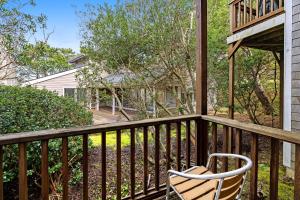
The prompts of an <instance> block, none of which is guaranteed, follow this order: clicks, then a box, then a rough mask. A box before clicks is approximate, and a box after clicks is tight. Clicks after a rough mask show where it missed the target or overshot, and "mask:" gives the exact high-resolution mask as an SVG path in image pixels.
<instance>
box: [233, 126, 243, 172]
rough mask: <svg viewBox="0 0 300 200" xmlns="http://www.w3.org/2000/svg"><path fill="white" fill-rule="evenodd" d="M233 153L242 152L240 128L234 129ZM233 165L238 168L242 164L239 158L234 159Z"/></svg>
mask: <svg viewBox="0 0 300 200" xmlns="http://www.w3.org/2000/svg"><path fill="white" fill-rule="evenodd" d="M235 153H236V154H239V155H241V154H242V130H240V129H236V131H235ZM235 166H236V168H240V167H241V166H242V162H241V160H240V159H236V163H235Z"/></svg>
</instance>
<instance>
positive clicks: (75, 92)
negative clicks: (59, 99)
mask: <svg viewBox="0 0 300 200" xmlns="http://www.w3.org/2000/svg"><path fill="white" fill-rule="evenodd" d="M77 93H78V90H77V88H75V89H74V101H75V102H77V99H78V98H77V95H78V94H77Z"/></svg>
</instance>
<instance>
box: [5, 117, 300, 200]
mask: <svg viewBox="0 0 300 200" xmlns="http://www.w3.org/2000/svg"><path fill="white" fill-rule="evenodd" d="M183 125H184V126H185V128H184V131H183V129H182V126H183ZM192 125H193V126H192ZM218 125H219V127H220V126H222V127H223V133H222V135H223V152H230V151H232V149H233V148H228V147H229V146H230V145H229V143H230V142H231V141H232V138H229V137H230V135H231V134H230V133H235V134H234V135H233V136H234V141H235V145H232V146H234V147H235V149H234V151H235V152H236V153H238V154H242V153H243V152H242V148H241V147H242V137H243V134H244V133H248V134H249V133H250V134H251V141H250V143H251V153H250V155H251V159H252V160H253V163H254V165H253V168H252V170H251V175H250V199H256V198H257V196H256V194H257V185H258V183H257V182H258V176H257V174H258V138H259V137H267V138H269V139H270V140H271V155H272V156H271V161H270V165H271V166H270V197H271V198H270V199H277V198H278V180H279V179H278V170H279V149H280V142H281V141H286V142H290V143H292V144H296V161H295V177H294V178H295V179H294V180H295V182H294V186H295V197H294V199H300V134H297V133H292V132H287V131H283V130H280V129H275V128H268V127H264V126H259V125H254V124H247V123H241V122H238V121H235V120H230V119H225V118H220V117H214V116H201V115H190V116H180V117H174V118H166V119H150V120H142V121H136V122H122V123H115V124H107V125H99V126H91V127H84V128H73V129H64V130H45V131H38V132H29V133H20V134H9V135H3V136H1V137H0V199H3V147H4V146H6V145H12V144H18V146H19V155H18V156H19V199H22V200H26V199H28V185H27V184H28V183H27V182H28V180H27V164H26V161H27V151H26V145H28V144H29V143H32V142H36V141H40V142H41V146H42V150H41V178H42V181H41V195H42V199H44V200H46V199H47V200H48V199H49V172H48V141H49V140H51V139H62V146H61V155H62V156H61V157H62V163H63V164H62V180H63V181H62V182H63V183H62V185H63V187H62V188H63V189H62V193H63V199H64V200H66V199H68V198H69V197H68V190H69V186H68V182H69V178H70V173H69V167H68V161H69V158H68V138H70V137H74V136H81V137H82V138H83V144H82V145H83V146H82V148H83V161H82V169H83V170H82V171H83V184H82V185H83V190H82V191H83V195H82V199H84V200H87V199H88V195H89V187H88V182H89V181H88V179H89V177H88V165H89V163H88V154H89V151H88V136H89V135H92V134H95V133H100V134H101V138H102V143H101V162H102V163H101V192H102V194H101V196H102V199H106V198H107V181H108V180H109V179H112V178H113V179H115V180H116V194H115V195H116V198H117V199H154V198H156V197H160V196H163V195H165V181H161V179H160V173H161V170H165V171H166V170H168V169H170V168H171V165H172V166H173V167H175V169H176V170H182V169H183V163H184V165H185V166H186V167H187V168H188V167H190V166H191V165H193V164H197V165H201V164H205V162H206V159H207V155H208V148H207V146H208V143H207V141H208V135H207V134H206V133H207V132H206V131H205V130H206V127H207V126H210V127H211V128H209V130H211V132H210V135H211V139H210V140H209V141H210V143H211V145H212V150H211V152H210V153H212V152H217V151H218V149H217V140H218V139H217V127H218ZM162 128H163V130H164V131H162ZM150 129H151V131H152V130H153V135H154V141H153V142H154V149H153V151H154V167H153V168H154V181H153V182H154V184H153V185H154V187H153V188H148V181H149V180H148V177H149V176H148V175H149V164H148V156H149V152H148V145H149V144H148V143H149V142H148V141H149V140H148V136H149V132H150V131H149V130H150ZM173 129H174V130H176V131H175V133H176V134H175V137H174V134H173V131H172V130H173ZM123 130H129V135H130V137H129V138H130V145H129V148H130V154H129V155H128V156H129V158H128V159H129V161H130V162H129V163H130V167H129V169H128V172H129V174H130V180H129V182H130V183H129V185H130V187H129V191H130V192H129V196H127V197H123V196H122V194H121V189H122V184H123V183H122V173H121V170H122V168H121V167H122V159H124V157H121V140H122V137H121V135H122V134H123V132H122V131H123ZM137 130H138V131H141V132H142V138H143V139H142V145H143V147H144V151H143V156H142V157H143V164H142V165H143V174H142V176H143V184H142V185H143V188H142V191H137V189H136V171H135V169H136V168H135V166H136V134H137V132H138V131H137ZM108 132H110V134H111V132H114V134H116V140H115V142H116V148H115V150H114V151H115V152H116V164H115V165H114V167H115V168H116V175H115V177H111V176H109V177H108V176H107V158H106V156H107V146H106V137H107V133H108ZM162 134H165V135H164V137H161V136H162ZM183 134H185V135H183ZM191 135H195V137H194V139H195V140H193V142H192V139H191V138H193V137H191ZM182 136H185V140H182ZM161 138H164V139H165V142H166V143H165V144H166V153H165V155H166V156H165V158H166V162H165V164H164V165H165V167H164V168H162V167H161V163H160V155H161V148H160V146H161V144H160V140H161ZM174 139H175V147H174V144H173V146H172V144H171V141H172V140H173V141H174ZM184 141H185V144H186V145H185V147H184V148H185V149H183V148H182V145H181V144H182V143H183V142H184ZM193 143H194V144H195V145H194V147H193V148H192V144H193ZM174 150H175V159H174V160H171V152H172V151H174ZM36 153H38V152H36ZM99 156H100V155H99ZM192 160H193V161H194V162H192ZM173 161H175V162H173ZM223 162H224V164H223V165H222V166H223V170H224V171H226V170H227V169H228V168H230V167H231V166H229V165H230V162H228V160H226V159H225V160H223ZM235 165H236V166H237V167H238V166H240V165H241V163H240V162H239V161H237V162H236V164H235ZM216 167H217V161H213V166H212V170H213V171H216ZM99 182H100V180H99Z"/></svg>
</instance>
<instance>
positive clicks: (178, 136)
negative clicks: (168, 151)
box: [176, 122, 181, 171]
mask: <svg viewBox="0 0 300 200" xmlns="http://www.w3.org/2000/svg"><path fill="white" fill-rule="evenodd" d="M176 140H177V143H176V167H177V171H181V122H177V123H176Z"/></svg>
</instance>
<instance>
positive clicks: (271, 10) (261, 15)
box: [229, 0, 284, 33]
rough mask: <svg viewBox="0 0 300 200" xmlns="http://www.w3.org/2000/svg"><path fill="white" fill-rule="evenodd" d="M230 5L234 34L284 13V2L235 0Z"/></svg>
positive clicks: (274, 0) (280, 0)
mask: <svg viewBox="0 0 300 200" xmlns="http://www.w3.org/2000/svg"><path fill="white" fill-rule="evenodd" d="M229 5H230V13H231V14H230V17H231V32H232V33H235V32H238V31H240V30H242V29H245V28H247V27H250V26H252V25H255V24H257V23H259V22H262V21H264V20H266V19H268V18H271V17H274V16H276V15H278V14H280V13H282V12H283V11H284V0H233V1H231V3H230V4H229Z"/></svg>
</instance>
